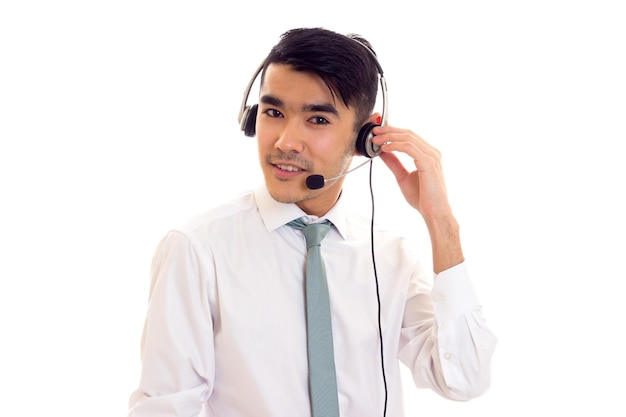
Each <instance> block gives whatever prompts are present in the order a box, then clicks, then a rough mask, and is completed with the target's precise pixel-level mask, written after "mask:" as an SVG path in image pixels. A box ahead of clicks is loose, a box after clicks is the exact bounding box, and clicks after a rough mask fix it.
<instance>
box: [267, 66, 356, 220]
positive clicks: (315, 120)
mask: <svg viewBox="0 0 626 417" xmlns="http://www.w3.org/2000/svg"><path fill="white" fill-rule="evenodd" d="M354 123H355V113H354V110H351V109H348V108H347V107H346V106H345V105H344V103H343V101H342V100H341V99H340V98H339V97H336V96H335V97H333V95H332V94H331V91H330V90H329V89H328V87H327V86H326V84H324V82H323V81H322V79H321V78H319V77H318V76H317V75H315V74H312V73H308V72H300V71H295V70H293V69H291V67H290V66H287V65H282V64H271V65H269V67H268V68H267V70H266V72H265V78H264V81H263V85H262V86H261V90H260V100H259V109H258V115H257V124H256V132H257V141H258V148H259V161H260V163H261V168H262V170H263V175H264V177H265V182H266V184H267V188H268V190H269V193H270V194H271V196H272V197H273V198H274V199H275V200H277V201H280V202H283V203H297V204H298V205H299V206H300V208H302V209H303V210H304V211H305V212H307V213H308V214H314V215H318V216H321V215H323V214H325V213H326V212H327V211H328V210H329V209H330V208H331V207H332V206H333V205H334V204H335V202H336V201H337V198H338V197H339V194H340V192H341V185H342V183H343V177H342V178H340V179H337V180H333V181H329V182H327V183H326V185H325V186H324V187H323V188H321V189H319V190H310V189H309V188H307V186H306V178H307V177H308V176H309V175H313V174H318V175H323V176H324V177H325V178H332V177H335V176H337V175H340V174H342V173H344V172H346V171H347V170H348V168H349V166H350V162H351V161H352V157H353V155H354V141H355V138H356V132H354Z"/></svg>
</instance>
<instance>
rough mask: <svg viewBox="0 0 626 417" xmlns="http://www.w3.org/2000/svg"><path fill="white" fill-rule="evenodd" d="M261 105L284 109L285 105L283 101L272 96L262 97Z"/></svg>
mask: <svg viewBox="0 0 626 417" xmlns="http://www.w3.org/2000/svg"><path fill="white" fill-rule="evenodd" d="M260 101H261V103H264V104H269V105H270V106H276V107H282V106H283V105H284V103H283V101H282V100H281V99H279V98H278V97H275V96H272V95H270V94H265V95H263V96H261V100H260Z"/></svg>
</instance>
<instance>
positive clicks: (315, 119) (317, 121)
mask: <svg viewBox="0 0 626 417" xmlns="http://www.w3.org/2000/svg"><path fill="white" fill-rule="evenodd" d="M309 120H311V122H312V123H313V124H316V125H326V124H328V119H326V118H324V117H320V116H315V117H312V118H311V119H309Z"/></svg>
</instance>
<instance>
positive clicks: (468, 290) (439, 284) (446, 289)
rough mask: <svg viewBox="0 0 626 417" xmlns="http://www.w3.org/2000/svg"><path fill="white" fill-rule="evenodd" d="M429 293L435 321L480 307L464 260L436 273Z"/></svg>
mask: <svg viewBox="0 0 626 417" xmlns="http://www.w3.org/2000/svg"><path fill="white" fill-rule="evenodd" d="M431 295H432V298H433V307H434V309H435V316H436V317H437V319H438V320H437V321H441V320H445V319H446V318H455V317H458V316H460V315H463V314H466V313H470V312H472V311H474V310H476V309H478V308H480V304H479V302H478V297H477V296H476V291H475V289H474V285H473V283H472V280H471V277H470V274H469V271H468V269H467V265H466V263H465V262H462V263H460V264H458V265H455V266H453V267H452V268H449V269H446V270H445V271H442V272H440V273H439V274H436V275H435V279H434V283H433V288H432V291H431Z"/></svg>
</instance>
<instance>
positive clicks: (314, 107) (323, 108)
mask: <svg viewBox="0 0 626 417" xmlns="http://www.w3.org/2000/svg"><path fill="white" fill-rule="evenodd" d="M302 110H303V111H306V112H313V113H315V112H320V113H330V114H334V115H335V116H339V112H338V111H337V108H336V107H335V106H333V105H332V104H330V103H322V104H306V105H305V106H304V107H303V108H302Z"/></svg>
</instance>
